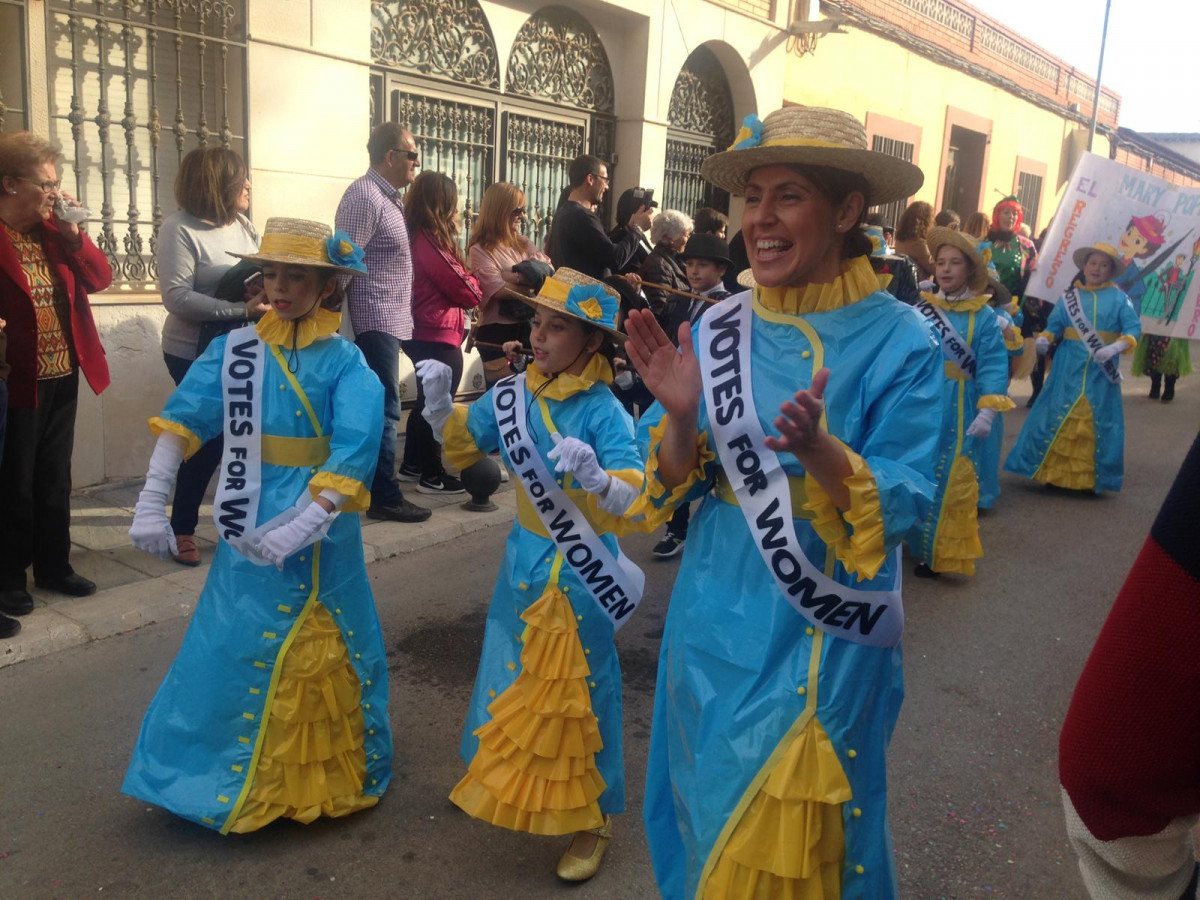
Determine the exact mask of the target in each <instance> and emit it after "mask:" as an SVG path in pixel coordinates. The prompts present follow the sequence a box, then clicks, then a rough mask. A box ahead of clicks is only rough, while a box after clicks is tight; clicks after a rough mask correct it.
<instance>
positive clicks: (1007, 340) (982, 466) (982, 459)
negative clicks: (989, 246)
mask: <svg viewBox="0 0 1200 900" xmlns="http://www.w3.org/2000/svg"><path fill="white" fill-rule="evenodd" d="M984 243H986V242H984ZM980 248H981V250H982V244H981V245H980ZM999 303H1000V301H998V300H997V299H996V298H993V301H992V309H994V310H995V311H996V325H997V326H998V327H999V328H1000V332H1001V334H1003V335H1004V346H1005V348H1006V349H1007V350H1008V373H1009V382H1010V383H1011V380H1012V375H1013V370H1014V369H1015V368H1016V366H1017V360H1018V359H1019V358H1020V357H1021V356H1023V355H1024V354H1025V341H1024V340H1023V339H1022V338H1021V324H1022V322H1024V320H1025V314H1024V313H1023V312H1021V308H1020V306H1019V305H1018V304H1017V303H1016V302H1015V301H1014V302H1011V303H1009V304H1008V305H998V304H999ZM1003 449H1004V416H997V417H996V419H995V421H994V422H992V433H991V434H989V435H988V436H987V438H986V439H985V440H984V441H983V446H982V447H981V448H980V450H979V473H978V474H979V508H980V509H981V510H983V509H991V508H992V507H993V506H995V505H996V501H997V500H999V499H1000V462H1001V458H1002V457H1003V455H1004V454H1003V452H1002V451H1003Z"/></svg>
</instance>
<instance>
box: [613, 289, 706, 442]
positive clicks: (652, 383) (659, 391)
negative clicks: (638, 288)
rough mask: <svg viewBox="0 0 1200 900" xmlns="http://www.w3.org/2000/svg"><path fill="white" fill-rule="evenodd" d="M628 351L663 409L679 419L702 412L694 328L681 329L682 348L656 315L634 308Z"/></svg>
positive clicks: (629, 323)
mask: <svg viewBox="0 0 1200 900" xmlns="http://www.w3.org/2000/svg"><path fill="white" fill-rule="evenodd" d="M625 331H626V333H627V334H628V335H629V340H628V341H626V342H625V349H626V350H627V351H628V353H629V360H630V362H632V363H633V366H634V368H635V369H637V371H638V374H639V375H641V376H642V381H643V382H644V383H645V385H646V387H647V388H648V389H649V390H650V393H652V394H653V395H654V399H656V400H657V401H658V402H659V403H661V404H662V405H663V408H664V409H665V410H666V411H667V412H668V413H669V414H670V415H671V416H673V417H675V418H677V419H688V418H691V419H695V417H696V416H697V414H698V413H699V410H700V392H701V389H702V387H703V383H702V380H701V377H700V361H699V360H697V359H696V351H695V349H694V348H693V347H692V326H691V325H690V324H689V323H687V322H683V323H681V324H680V326H679V335H678V337H679V349H678V350H676V349H675V345H674V344H672V343H671V341H670V340H669V339H668V338H667V333H666V332H665V331H663V329H662V326H661V325H659V324H658V320H657V319H655V318H654V313H652V312H650V311H649V310H646V309H633V310H630V311H629V315H628V316H627V317H626V318H625Z"/></svg>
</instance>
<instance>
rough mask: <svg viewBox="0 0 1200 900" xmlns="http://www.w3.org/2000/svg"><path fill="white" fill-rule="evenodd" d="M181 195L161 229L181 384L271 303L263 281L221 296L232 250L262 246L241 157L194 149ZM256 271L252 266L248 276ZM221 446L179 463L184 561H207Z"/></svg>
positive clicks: (170, 361) (167, 327)
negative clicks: (200, 532)
mask: <svg viewBox="0 0 1200 900" xmlns="http://www.w3.org/2000/svg"><path fill="white" fill-rule="evenodd" d="M175 202H176V203H178V204H179V210H178V211H177V212H174V213H172V214H171V215H169V216H167V218H166V220H165V221H164V222H163V224H162V228H161V229H160V230H159V233H158V245H157V248H158V249H157V262H158V275H159V280H160V282H161V288H162V298H163V305H164V306H165V307H166V308H167V320H166V321H165V322H164V323H163V329H162V349H163V361H164V362H165V363H166V364H167V372H168V373H170V375H171V380H172V381H174V382H175V384H176V386H178V385H179V383H180V382H181V381H183V376H184V375H186V374H187V373H188V369H190V368H191V367H192V363H193V362H195V361H196V360H197V359H198V358H199V357H200V355H201V354H202V353H203V352H204V350H205V348H206V347H207V346H208V343H209V342H210V341H212V339H213V338H214V337H216V335H217V334H219V333H222V332H226V331H230V330H232V329H234V328H238V327H241V326H242V325H245V324H246V323H247V322H249V321H251V320H253V319H257V318H258V317H259V316H261V315H262V314H263V313H264V312H266V311H267V305H266V299H265V295H264V294H263V293H262V282H261V280H256V281H251V282H249V285H248V286H247V287H245V288H243V289H239V290H238V292H237V293H238V294H239V296H236V297H234V298H233V302H230V299H228V298H221V297H218V287H219V286H221V285H222V279H223V278H224V277H225V276H226V275H227V274H228V273H229V272H230V270H231V269H233V267H234V264H235V263H236V262H237V260H235V259H233V258H232V257H231V256H230V255H229V254H230V253H253V252H254V251H255V250H257V249H258V232H257V231H255V230H254V225H253V224H251V222H250V220H249V219H248V218H247V217H246V212H247V211H248V210H249V209H250V181H249V179H248V177H247V173H246V164H245V162H243V161H242V158H241V156H239V155H238V154H237V152H235V151H233V150H229V149H227V148H225V147H197V148H196V149H195V150H192V151H191V152H189V153H188V154H187V155H186V156H185V157H184V158H183V162H181V163H180V164H179V172H178V174H177V175H176V177H175ZM250 271H252V270H250V269H249V268H248V267H247V275H249V274H250ZM222 292H223V290H222ZM221 446H222V442H221V438H220V436H217V437H215V438H213V439H212V440H211V441H209V442H207V443H206V444H205V445H204V446H203V447H201V448H200V449H199V450H198V451H197V452H196V453H195V454H192V455H191V456H190V457H189V458H188V459H187V460H185V461H184V462H183V463H182V464H181V465H180V467H179V475H178V478H177V480H176V482H175V499H174V500H173V501H172V504H171V528H172V530H173V531H174V533H175V539H176V542H177V552H175V553H174V554H173V558H174V559H175V561H176V562H178V563H182V564H183V565H185V566H198V565H200V550H199V548H198V547H197V546H196V537H195V534H196V525H197V523H198V522H199V519H200V503H201V502H202V501H203V499H204V494H205V492H206V491H207V490H208V483H209V482H210V481H212V476H213V472H215V471H216V470H217V463H218V462H220V460H221Z"/></svg>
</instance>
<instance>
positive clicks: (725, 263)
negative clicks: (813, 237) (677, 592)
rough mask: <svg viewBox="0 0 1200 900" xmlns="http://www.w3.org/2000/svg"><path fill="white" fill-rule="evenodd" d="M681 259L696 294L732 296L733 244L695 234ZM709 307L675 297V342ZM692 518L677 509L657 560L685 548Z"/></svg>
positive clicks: (671, 327) (671, 317)
mask: <svg viewBox="0 0 1200 900" xmlns="http://www.w3.org/2000/svg"><path fill="white" fill-rule="evenodd" d="M680 258H681V259H682V260H683V263H684V265H685V266H686V267H687V277H688V284H689V285H691V288H692V292H693V293H696V294H702V295H704V296H705V297H708V298H710V300H711V302H712V303H716V302H717V301H719V300H724V299H725V298H726V297H728V296H729V291H727V290H725V284H724V278H725V273H726V272H727V271H728V270H729V269H731V268H732V267H733V262H732V260H731V259H730V258H729V245H728V244H727V243H725V241H723V240H722V239H721V238H719V237H717V236H716V235H715V234H702V233H700V232H698V231H697V232H693V233H692V236H691V237H689V238H688V242H687V245H686V246H685V247H684V248H683V253H681V254H680ZM709 305H710V304H709V303H707V302H705V301H704V300H690V299H688V298H687V297H675V298H673V299H672V301H671V302H670V303H669V304H668V305H667V319H668V322H667V327H666V329H665V330H666V332H667V334H668V335H670V337H671V340H675V339H676V336H677V335H678V334H679V326H680V325H682V324H683V323H684V322H696V321H698V320H699V318H700V317H701V316H702V315H704V312H705V310H706V309H707V308H708V307H709ZM689 518H690V508H689V504H687V503H681V504H679V506H677V507H676V508H675V514H674V515H673V516H671V521H670V522H668V523H667V533H666V534H665V535H664V536H663V539H662V540H661V541H659V542H658V543H657V544H655V545H654V549H653V550H651V551H650V552H651V553H652V554H653V555H654V557H655V558H656V559H670V558H671V557H673V556H676V555H677V554H678V553H679V551H680V550H682V549H683V542H684V541H685V540H687V529H688V521H689Z"/></svg>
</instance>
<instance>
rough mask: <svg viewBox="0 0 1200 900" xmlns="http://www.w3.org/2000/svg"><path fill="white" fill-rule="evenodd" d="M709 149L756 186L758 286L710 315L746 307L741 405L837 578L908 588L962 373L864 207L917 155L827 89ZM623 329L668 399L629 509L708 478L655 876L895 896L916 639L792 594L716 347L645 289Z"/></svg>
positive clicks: (694, 536)
mask: <svg viewBox="0 0 1200 900" xmlns="http://www.w3.org/2000/svg"><path fill="white" fill-rule="evenodd" d="M703 171H704V177H705V178H706V179H707V180H708V181H709V182H711V183H712V184H714V185H716V186H717V187H719V188H722V189H724V190H727V191H729V192H730V193H733V194H738V195H744V196H745V198H746V204H745V212H744V214H743V218H742V233H743V234H744V235H745V237H746V247H747V250H748V251H749V255H750V265H751V268H752V270H753V275H754V278H755V280H756V282H757V285H758V286H757V287H756V288H755V289H754V290H753V292H752V293H743V294H740V295H737V297H736V298H730V299H728V300H726V301H724V304H726V305H727V306H718V307H716V308H714V309H712V310H709V312H708V313H707V314H706V315H705V318H704V319H703V320H701V326H700V327H701V328H705V327H715V324H716V323H718V322H721V321H722V320H723V319H724V318H725V316H726V315H727V314H728V313H732V314H736V315H744V314H745V313H747V312H749V320H750V321H749V326H748V328H749V332H747V333H743V334H742V335H741V337H740V343H738V344H737V345H736V358H738V359H743V358H746V355H748V358H749V359H750V360H751V361H752V373H751V378H750V381H749V383H747V384H744V385H736V384H733V385H731V387H734V388H736V389H737V390H739V391H740V392H741V396H740V397H739V401H741V402H746V407H745V408H746V410H747V411H748V412H747V421H752V420H753V419H754V418H757V420H758V422H759V423H760V424H761V426H762V428H763V430H764V432H765V433H766V434H768V435H772V434H780V435H781V436H780V437H770V436H769V437H766V438H765V445H763V446H761V447H757V448H754V450H755V452H756V453H759V454H764V455H765V453H767V452H776V453H778V456H779V461H780V463H781V464H782V466H783V470H784V472H785V473H786V476H779V475H778V473H776V474H775V475H774V476H773V477H772V479H771V481H770V483H772V484H774V485H775V488H773V490H782V491H783V492H785V494H784V496H785V501H784V502H786V497H787V493H790V499H791V515H792V519H791V521H792V525H793V526H794V529H795V537H796V538H797V539H798V541H799V545H800V548H801V549H802V550H803V553H804V555H806V556H807V557H808V558H809V559H810V560H815V563H814V564H813V565H814V566H817V567H819V566H824V569H825V572H826V574H827V575H828V576H829V577H830V578H831V579H833V580H834V581H836V582H837V583H838V584H840V585H844V586H852V587H854V588H857V589H859V590H862V591H880V592H892V591H895V590H896V589H898V580H899V576H900V566H899V556H898V553H897V552H896V549H897V547H898V546H899V544H900V542H901V540H902V539H903V538H904V537H905V536H906V535H907V534H908V533H909V532H910V531H911V530H912V528H913V527H914V526H915V525H916V523H917V522H918V521H919V520H920V518H921V517H922V515H923V514H924V512H925V510H926V508H927V507H928V504H929V502H930V500H931V495H932V492H933V485H932V475H933V458H934V449H935V443H936V440H937V434H938V425H939V422H940V420H941V392H942V381H943V378H944V376H943V374H942V368H943V366H942V357H941V353H940V351H939V350H938V347H937V344H936V341H935V340H934V338H933V337H932V334H931V331H930V328H929V326H928V324H927V323H926V322H925V320H924V319H923V318H922V317H921V315H920V314H919V313H918V312H917V311H916V310H915V309H913V308H911V307H909V306H905V305H904V304H901V303H897V302H896V301H895V300H894V299H893V298H892V297H891V296H890V295H888V294H886V293H884V292H882V291H880V290H879V283H878V280H877V278H876V276H875V273H874V271H873V269H872V266H871V264H870V262H869V260H868V258H867V255H868V254H869V253H870V250H871V247H870V242H869V240H868V239H866V237H865V236H864V235H863V233H862V232H861V230H860V228H859V223H860V222H861V220H862V218H863V215H864V213H865V211H866V208H867V206H868V204H870V203H887V202H890V201H893V200H896V199H899V198H903V197H909V196H911V195H912V194H913V193H915V192H916V190H917V189H918V188H919V187H920V184H921V181H922V176H921V172H920V170H919V169H917V168H916V167H915V166H913V165H911V164H909V163H906V162H903V161H902V160H899V159H896V158H893V157H889V156H885V155H883V154H881V153H873V152H871V151H869V150H867V149H866V135H865V132H864V129H863V127H862V125H861V123H859V122H858V120H856V119H855V118H854V117H852V116H850V115H848V114H846V113H842V112H839V111H836V110H829V109H820V108H816V107H790V108H787V109H783V110H779V111H776V112H773V113H771V114H770V115H769V116H767V118H766V120H765V121H764V122H759V121H758V119H757V118H756V117H753V116H751V117H748V118H747V120H746V123H745V125H744V127H743V128H742V131H741V132H740V133H739V135H738V140H737V142H736V143H735V144H734V145H733V147H731V148H730V149H729V150H728V151H726V152H724V153H719V154H716V155H714V156H712V157H709V159H708V160H707V161H706V162H705V164H704V170H703ZM746 304H750V305H752V306H751V309H750V310H745V306H744V305H746ZM726 310H727V311H728V313H727V312H726ZM718 313H721V315H720V316H718ZM704 323H709V325H707V326H705V325H704ZM627 330H628V331H629V335H630V338H629V342H628V344H627V347H628V348H629V351H630V357H631V359H632V360H633V361H634V364H635V365H636V366H637V368H638V370H639V371H640V372H641V374H642V378H643V379H644V380H645V383H646V385H647V386H648V387H649V388H650V390H651V391H652V392H653V393H654V395H655V397H656V398H657V400H658V405H656V406H655V407H652V409H651V410H650V411H648V412H647V414H646V416H645V417H644V418H643V423H644V424H642V425H640V426H639V428H648V429H649V435H648V438H649V448H650V451H649V458H648V460H647V468H646V474H647V483H646V493H645V494H643V496H642V498H640V499H639V501H638V502H637V503H635V504H634V507H633V508H632V509H631V510H630V511H629V513H628V515H629V516H631V517H633V516H637V515H639V514H645V516H646V524H647V525H648V526H649V527H653V526H654V525H655V524H656V520H657V521H661V520H662V519H663V518H665V517H667V516H669V515H670V514H671V509H672V508H673V507H674V506H675V504H677V503H679V502H688V501H695V500H699V501H701V502H700V506H699V510H698V512H697V513H696V514H695V518H694V520H693V525H692V530H691V531H690V532H689V536H688V542H687V546H686V548H685V550H684V553H683V557H682V562H681V566H680V571H679V576H678V579H677V580H676V583H675V589H674V592H673V593H672V596H671V605H670V610H669V612H668V616H667V623H666V629H665V634H664V636H663V643H662V651H661V655H660V658H659V668H658V687H657V691H656V693H655V707H654V726H653V733H652V735H651V747H650V760H649V769H648V772H647V778H646V802H645V811H644V816H645V824H646V830H647V835H648V838H649V841H650V852H651V856H652V859H653V863H654V870H655V876H656V878H657V880H658V886H659V890H660V891H661V892H662V894H663V896H664V897H666V898H668V900H681V898H688V900H691V898H696V897H707V898H743V897H745V898H749V897H763V898H767V897H770V898H775V897H792V898H833V897H856V898H870V900H880V898H888V897H894V896H895V895H896V881H895V872H894V870H893V865H892V850H891V840H890V836H889V829H888V823H887V809H886V805H887V803H886V800H887V789H886V780H887V779H886V768H885V751H886V748H887V744H888V741H889V739H890V736H891V733H892V728H893V726H894V725H895V722H896V717H897V715H898V713H899V710H900V702H901V698H902V695H903V688H902V679H901V672H900V650H899V647H898V646H896V645H893V646H868V645H866V644H864V643H859V642H856V641H855V640H851V639H849V638H847V637H841V636H835V635H834V634H833V633H832V631H833V630H835V629H834V628H833V626H832V624H831V623H830V621H829V620H831V619H832V618H833V617H832V616H829V617H828V619H823V620H821V626H820V627H815V626H814V625H813V624H810V622H809V620H808V619H807V618H806V617H805V616H804V615H802V614H801V613H800V612H798V610H797V609H796V608H794V607H793V606H792V605H791V604H790V603H789V602H787V601H786V600H785V597H784V593H783V591H782V589H781V588H780V586H779V584H778V582H777V581H776V579H775V576H774V575H773V574H772V572H771V571H769V570H768V568H767V565H766V563H765V562H764V560H763V557H762V555H761V554H760V549H759V547H760V545H759V543H757V542H756V540H755V539H754V536H753V534H752V530H751V529H752V524H751V523H750V522H749V521H748V520H747V518H746V516H745V514H744V512H743V509H742V507H741V506H739V505H738V504H739V503H740V502H741V501H740V500H739V499H738V498H739V492H741V494H740V495H741V496H746V491H747V487H746V483H743V478H742V476H741V475H740V474H739V471H740V461H741V460H742V457H741V456H738V457H737V459H738V461H739V464H738V465H737V466H735V465H734V461H732V460H724V468H723V466H722V462H723V461H722V460H721V459H720V458H719V457H718V454H717V452H714V447H717V449H718V450H719V449H720V448H719V446H718V445H717V444H716V438H715V434H716V432H715V427H716V425H717V424H718V423H717V422H710V410H709V409H708V408H707V400H706V397H707V394H706V393H705V392H704V388H703V383H702V376H701V372H702V366H705V365H706V364H709V363H713V362H715V359H708V357H707V353H706V350H705V347H704V346H703V345H696V344H695V338H694V337H693V335H692V333H690V332H688V331H687V330H686V329H682V328H681V329H680V333H679V335H678V337H679V345H680V350H679V352H676V350H675V347H674V345H673V343H672V342H671V341H670V340H669V339H668V338H667V336H666V335H665V334H664V333H663V332H662V329H661V328H659V327H658V326H657V324H656V323H655V321H654V319H653V317H652V316H648V315H643V314H642V313H641V312H633V313H631V314H630V316H629V320H628V323H627ZM713 346H715V344H714V345H713ZM694 347H695V348H696V349H693V348H694ZM729 349H730V348H726V351H727V352H728V351H729ZM697 351H699V355H698V353H697ZM731 358H733V357H731ZM797 388H802V390H800V391H799V393H796V391H797ZM751 399H752V400H753V403H752V404H750V403H749V402H748V401H750V400H751ZM731 409H732V408H731V407H729V406H727V407H725V408H724V411H725V412H729V411H731ZM780 413H782V414H780ZM720 418H721V416H720V414H719V415H718V419H720ZM764 458H765V456H764ZM759 471H760V472H761V470H759ZM781 477H782V479H783V480H782V481H781V480H780V479H781ZM783 521H784V522H785V523H786V521H787V520H786V518H785V519H783ZM755 527H757V526H755ZM760 540H761V538H760ZM880 596H881V597H882V596H885V594H884V593H881V594H880ZM839 608H841V607H839ZM825 629H828V630H825ZM897 638H898V635H897ZM893 643H894V642H893Z"/></svg>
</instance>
